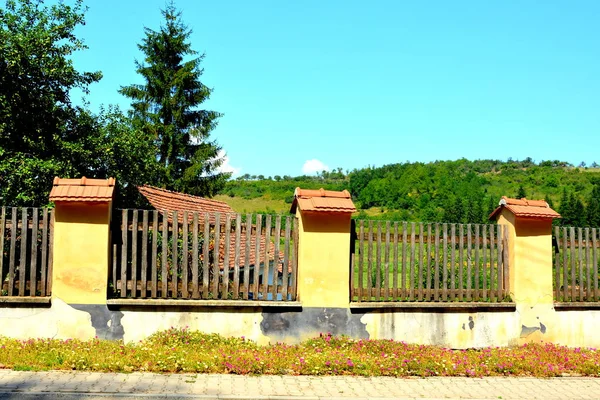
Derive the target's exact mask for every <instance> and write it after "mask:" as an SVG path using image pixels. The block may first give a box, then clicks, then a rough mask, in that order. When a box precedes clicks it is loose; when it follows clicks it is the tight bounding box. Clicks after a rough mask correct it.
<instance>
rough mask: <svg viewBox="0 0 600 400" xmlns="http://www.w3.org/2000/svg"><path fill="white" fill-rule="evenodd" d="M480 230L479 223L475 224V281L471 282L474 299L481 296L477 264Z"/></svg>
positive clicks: (478, 266) (478, 259)
mask: <svg viewBox="0 0 600 400" xmlns="http://www.w3.org/2000/svg"><path fill="white" fill-rule="evenodd" d="M480 246H481V231H480V226H479V224H477V225H475V243H474V246H473V247H474V249H473V250H474V251H475V282H474V283H473V287H474V289H475V293H474V298H473V299H474V300H475V301H479V299H480V298H481V291H480V289H481V283H480V275H479V274H480V270H481V266H480V264H479V261H480V258H479V254H480V253H481V249H480Z"/></svg>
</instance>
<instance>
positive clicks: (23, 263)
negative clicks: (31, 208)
mask: <svg viewBox="0 0 600 400" xmlns="http://www.w3.org/2000/svg"><path fill="white" fill-rule="evenodd" d="M27 223H28V220H27V207H23V208H21V232H20V233H21V234H20V236H21V240H20V241H19V242H20V246H21V249H20V250H21V257H20V262H19V296H21V297H23V296H25V283H26V282H27ZM16 230H17V227H16V226H15V231H16Z"/></svg>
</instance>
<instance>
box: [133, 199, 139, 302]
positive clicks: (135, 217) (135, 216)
mask: <svg viewBox="0 0 600 400" xmlns="http://www.w3.org/2000/svg"><path fill="white" fill-rule="evenodd" d="M132 212H133V216H132V217H131V297H133V298H135V297H137V258H138V257H137V234H138V210H132Z"/></svg>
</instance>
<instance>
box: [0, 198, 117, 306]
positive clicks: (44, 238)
mask: <svg viewBox="0 0 600 400" xmlns="http://www.w3.org/2000/svg"><path fill="white" fill-rule="evenodd" d="M2 221H4V207H3V208H2ZM2 225H4V222H3V223H2ZM2 227H3V226H0V230H1V228H2ZM3 241H4V234H3V233H2V234H1V235H0V249H4V242H3ZM2 251H3V250H2ZM50 251H52V250H50ZM116 254H117V252H116V251H115V252H114V256H116ZM1 258H2V257H0V267H1V266H2V261H1ZM41 264H42V270H41V271H40V275H41V276H40V296H46V277H47V274H48V209H47V208H44V209H43V210H42V260H41ZM0 271H2V268H0ZM114 279H115V281H114V287H115V290H116V288H117V283H116V279H117V277H116V273H115V277H114Z"/></svg>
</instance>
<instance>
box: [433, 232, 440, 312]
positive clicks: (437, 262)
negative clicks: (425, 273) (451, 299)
mask: <svg viewBox="0 0 600 400" xmlns="http://www.w3.org/2000/svg"><path fill="white" fill-rule="evenodd" d="M434 253H435V271H434V272H435V274H434V278H433V284H434V300H435V301H439V299H440V224H435V248H434Z"/></svg>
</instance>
